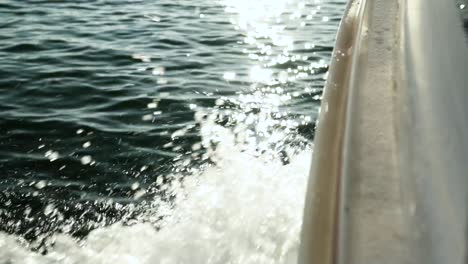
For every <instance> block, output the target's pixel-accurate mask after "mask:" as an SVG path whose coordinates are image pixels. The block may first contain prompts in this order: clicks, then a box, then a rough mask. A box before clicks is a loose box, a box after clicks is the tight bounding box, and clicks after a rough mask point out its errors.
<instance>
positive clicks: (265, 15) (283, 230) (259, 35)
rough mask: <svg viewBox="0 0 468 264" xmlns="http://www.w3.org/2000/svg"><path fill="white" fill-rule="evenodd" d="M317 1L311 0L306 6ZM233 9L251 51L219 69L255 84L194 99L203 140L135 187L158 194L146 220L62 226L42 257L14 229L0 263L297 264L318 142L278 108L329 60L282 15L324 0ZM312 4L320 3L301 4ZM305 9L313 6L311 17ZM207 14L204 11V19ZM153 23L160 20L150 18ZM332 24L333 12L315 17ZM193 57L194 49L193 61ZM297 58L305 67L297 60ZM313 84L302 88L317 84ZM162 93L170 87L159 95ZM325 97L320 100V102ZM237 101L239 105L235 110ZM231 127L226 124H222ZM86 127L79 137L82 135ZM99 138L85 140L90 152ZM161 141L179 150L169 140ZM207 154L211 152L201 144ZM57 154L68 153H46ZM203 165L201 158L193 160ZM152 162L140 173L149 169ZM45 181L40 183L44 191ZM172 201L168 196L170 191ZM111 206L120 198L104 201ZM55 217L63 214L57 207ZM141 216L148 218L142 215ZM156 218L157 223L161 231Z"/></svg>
mask: <svg viewBox="0 0 468 264" xmlns="http://www.w3.org/2000/svg"><path fill="white" fill-rule="evenodd" d="M310 2H311V3H310ZM222 4H223V5H224V7H225V12H226V14H227V16H228V19H230V22H231V23H232V24H233V27H235V29H236V30H238V31H239V32H241V34H242V35H243V36H244V38H243V39H242V41H243V43H242V45H243V46H244V47H245V48H244V50H243V52H244V53H245V54H246V60H247V61H248V64H249V65H250V66H249V68H250V70H249V71H248V72H247V74H245V73H244V72H236V71H234V70H233V71H227V72H224V73H223V72H221V73H219V74H220V75H221V76H222V78H223V79H224V80H225V81H226V82H232V83H234V82H237V81H246V80H245V78H248V80H247V81H248V82H250V83H251V85H250V90H251V91H249V92H242V93H239V95H238V96H235V97H233V96H231V97H220V98H218V99H217V100H216V107H215V108H212V109H206V108H204V107H203V106H200V105H197V104H194V103H190V104H188V105H187V107H188V108H189V109H191V110H193V111H194V112H195V120H196V122H197V124H199V125H200V126H201V130H200V131H201V132H200V134H201V142H197V143H195V144H193V145H192V147H191V149H192V151H190V152H187V153H186V154H185V155H177V156H176V157H174V159H173V162H174V168H173V170H172V174H171V175H170V177H168V179H170V180H167V179H165V180H163V179H162V178H158V180H157V182H155V183H154V185H153V186H151V187H143V186H141V185H140V184H139V182H138V181H136V182H133V183H131V186H130V188H131V189H132V190H133V191H135V194H134V199H136V200H138V199H140V198H141V197H143V196H144V195H145V194H146V193H148V192H149V191H151V190H150V189H152V188H153V189H157V190H158V192H159V193H161V196H156V197H154V199H153V200H152V201H151V202H150V203H149V204H148V203H147V204H144V206H146V209H145V212H142V213H141V217H140V218H138V219H137V220H135V222H133V224H132V223H130V226H127V225H128V224H129V223H126V224H127V225H122V224H121V223H118V224H114V225H112V226H109V227H103V228H98V229H96V230H94V231H92V232H91V233H90V234H89V235H88V236H87V237H86V238H85V239H83V240H80V241H77V240H75V239H74V238H72V237H71V236H69V235H68V234H66V233H67V232H66V230H67V228H66V227H64V233H63V234H62V233H57V234H56V235H54V236H53V237H52V238H50V239H49V240H48V241H47V242H46V245H47V246H48V247H47V254H45V255H39V254H37V253H34V252H31V251H30V250H28V248H27V246H24V244H26V242H24V241H22V240H21V239H18V238H17V237H14V236H9V235H1V237H0V248H2V250H0V260H7V262H8V261H9V263H129V264H130V263H131V264H136V263H141V264H143V263H167V264H169V263H213V264H218V263H243V264H244V263H252V264H253V263H255V264H259V263H295V260H296V257H297V250H298V244H299V233H300V229H301V220H302V208H303V199H304V196H305V195H304V194H305V193H304V192H305V186H306V181H307V175H308V168H309V160H310V142H309V141H308V140H306V139H304V138H302V137H301V136H300V135H298V134H297V132H296V129H297V128H298V126H299V125H301V124H309V123H310V122H312V119H311V117H310V116H301V117H300V118H298V119H297V118H296V119H291V118H285V117H286V116H287V115H288V113H287V110H285V109H283V108H282V106H284V105H287V104H288V102H289V101H291V100H292V99H294V98H297V97H299V96H300V94H301V93H299V92H288V89H286V86H287V85H289V84H291V83H293V82H295V81H296V80H299V79H301V78H306V77H307V76H308V75H309V74H314V73H315V71H318V70H323V69H325V68H326V67H327V65H326V63H325V61H323V60H322V61H320V62H318V63H317V62H309V61H308V57H307V56H300V55H297V54H295V53H294V50H295V49H303V48H305V49H306V50H308V49H312V48H314V47H315V44H314V43H305V44H301V46H297V44H295V37H294V35H293V34H290V32H289V31H288V30H287V27H286V25H285V24H284V23H282V21H283V20H290V21H296V24H297V25H296V26H297V27H300V26H305V25H306V24H304V23H306V22H305V20H311V19H313V18H314V17H315V16H316V15H317V12H318V10H320V1H318V0H315V1H308V3H306V2H305V1H296V0H276V1H272V0H222ZM306 4H309V5H312V6H313V7H314V8H313V10H312V11H310V10H309V9H305V8H304V7H305V6H306ZM304 10H309V11H308V13H303V11H304ZM208 16H209V15H208V14H202V13H200V14H199V17H200V19H207V18H208ZM148 18H149V19H151V20H152V21H154V22H155V23H157V22H160V21H161V18H160V17H159V16H148ZM317 19H319V20H320V19H321V20H322V21H323V22H328V21H329V18H328V17H327V16H323V17H317ZM188 56H190V55H189V54H187V57H188ZM133 58H134V59H136V60H141V61H142V62H147V63H150V62H151V61H152V58H151V56H149V55H144V54H134V55H133ZM295 61H301V65H300V66H298V67H297V68H291V67H289V66H285V67H283V66H282V67H279V69H278V68H275V66H278V65H288V63H290V62H295ZM167 71H168V70H167V69H165V68H164V67H160V66H156V67H154V68H153V70H152V71H151V73H152V75H155V76H158V78H159V79H158V81H157V83H158V84H166V83H168V79H165V78H164V76H165V75H166V74H167ZM311 91H312V88H309V87H308V88H305V91H304V92H306V93H307V92H311ZM160 96H161V97H164V94H162V93H161V94H160ZM318 99H319V98H318ZM233 105H234V106H236V107H232V106H233ZM146 106H147V109H151V111H152V113H150V114H145V115H143V116H142V120H144V121H148V122H154V117H155V116H157V115H163V114H164V113H163V112H162V111H158V110H157V109H158V101H153V102H148V103H147V105H146ZM219 123H223V125H222V126H221V125H219ZM192 128H193V126H187V127H184V128H180V129H178V130H176V131H174V132H173V133H172V134H170V137H171V138H172V139H173V140H176V139H178V138H180V137H182V136H184V135H186V134H187V133H191V132H190V131H191V129H192ZM85 133H86V131H85V130H83V129H78V130H77V131H76V134H85ZM94 145H98V143H97V142H96V143H94V142H93V144H91V142H90V141H86V142H84V143H83V144H82V147H83V148H85V149H87V148H90V147H91V146H94ZM164 147H165V148H168V149H172V150H177V148H178V146H177V145H174V144H173V142H170V143H167V144H166V145H165V146H164ZM202 150H203V151H202ZM45 156H46V157H47V158H48V159H49V160H50V161H51V162H53V161H55V160H57V159H59V158H60V155H59V153H58V152H55V151H53V150H48V151H47V152H46V153H45ZM197 160H198V161H202V162H201V163H197V164H198V165H196V166H194V165H193V161H197ZM80 161H81V164H82V165H86V166H93V165H94V164H95V161H94V160H93V157H92V156H90V155H82V156H81V157H80ZM147 168H148V166H143V167H141V168H140V169H139V170H140V172H143V171H145V170H147ZM46 185H47V182H45V181H39V182H37V183H35V187H36V188H37V189H38V190H40V189H42V188H44V187H45V186H46ZM168 197H169V198H168ZM104 203H106V204H113V203H114V202H113V201H105V202H104ZM45 214H46V215H48V216H50V217H52V216H53V217H60V215H61V213H60V212H59V211H58V210H57V209H56V208H55V207H54V206H53V204H50V206H47V207H46V208H45ZM139 219H141V221H138V220H139ZM155 226H156V227H157V228H155Z"/></svg>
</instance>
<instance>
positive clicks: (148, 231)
mask: <svg viewBox="0 0 468 264" xmlns="http://www.w3.org/2000/svg"><path fill="white" fill-rule="evenodd" d="M218 132H220V133H222V134H224V136H225V140H224V141H223V142H222V143H221V144H220V145H218V147H217V148H216V150H215V153H214V154H215V155H216V156H217V157H218V158H217V165H216V166H212V167H208V168H207V169H205V170H204V171H203V172H202V173H200V174H199V175H192V176H189V177H185V179H184V182H183V187H180V188H178V189H177V188H176V192H178V193H177V197H178V200H176V202H175V206H174V209H171V210H170V212H169V216H168V217H167V218H166V219H165V221H164V225H163V227H162V229H161V230H159V231H157V230H156V229H155V227H154V226H153V225H151V224H144V223H139V224H135V225H133V226H122V225H121V224H116V225H113V226H110V227H106V228H100V229H97V230H94V231H92V232H91V233H90V234H89V235H88V236H87V238H86V239H85V240H84V241H80V242H77V241H75V240H74V239H72V238H71V237H70V236H68V235H65V234H57V235H56V236H55V237H54V241H55V244H54V246H53V247H52V248H51V250H50V251H49V253H48V254H47V255H44V256H43V255H38V254H36V253H33V252H31V251H29V250H28V249H27V248H26V247H24V246H22V245H20V244H19V243H18V242H17V238H16V237H14V236H9V235H5V234H0V248H1V250H0V263H30V264H35V263H41V264H43V263H70V264H72V263H77V264H78V263H102V264H107V263H109V264H116V263H119V264H120V263H128V264H136V263H138V264H146V263H148V264H149V263H151V264H153V263H165V264H170V263H190V264H197V263H203V264H207V263H213V264H218V263H243V264H245V263H255V264H261V263H295V260H296V255H297V249H298V243H299V233H300V228H301V222H302V209H303V202H304V201H303V200H304V194H305V186H306V179H307V174H308V168H309V160H310V153H308V151H305V152H302V153H300V154H298V155H296V156H294V157H292V158H291V163H290V164H288V165H283V164H282V163H281V162H280V161H269V160H268V159H267V158H264V157H254V156H252V155H251V154H249V153H248V152H246V151H243V152H242V151H241V150H239V149H238V146H236V145H235V144H234V143H233V142H234V141H233V138H234V137H233V136H229V135H230V133H229V132H226V130H223V129H218ZM226 137H228V138H227V139H226ZM166 214H167V213H166Z"/></svg>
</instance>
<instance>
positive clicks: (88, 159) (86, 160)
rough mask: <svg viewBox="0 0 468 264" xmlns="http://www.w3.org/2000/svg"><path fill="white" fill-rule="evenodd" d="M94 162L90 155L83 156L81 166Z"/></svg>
mask: <svg viewBox="0 0 468 264" xmlns="http://www.w3.org/2000/svg"><path fill="white" fill-rule="evenodd" d="M92 160H93V159H92V157H91V156H89V155H86V156H83V157H82V158H81V164H83V165H87V164H90V163H91V161H92Z"/></svg>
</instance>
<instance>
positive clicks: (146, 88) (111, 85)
mask: <svg viewBox="0 0 468 264" xmlns="http://www.w3.org/2000/svg"><path fill="white" fill-rule="evenodd" d="M345 2H346V0H176V1H174V0H171V1H169V0H92V1H90V0H86V1H82V0H76V1H61V0H57V1H45V0H25V1H15V0H3V1H1V2H0V40H1V41H0V172H1V177H0V189H1V192H0V263H294V261H295V258H296V251H297V248H298V243H299V232H300V228H301V220H302V207H303V202H304V201H303V199H304V192H305V185H306V181H307V176H308V175H307V174H308V168H309V166H310V164H309V163H310V155H311V144H312V138H313V135H314V122H315V120H316V118H317V113H318V111H319V103H320V99H321V92H322V87H323V85H324V79H325V75H326V72H327V70H328V62H329V60H330V56H331V52H332V49H333V43H334V38H335V34H336V30H337V27H338V24H339V21H340V18H341V15H342V13H343V10H344V7H345Z"/></svg>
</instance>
